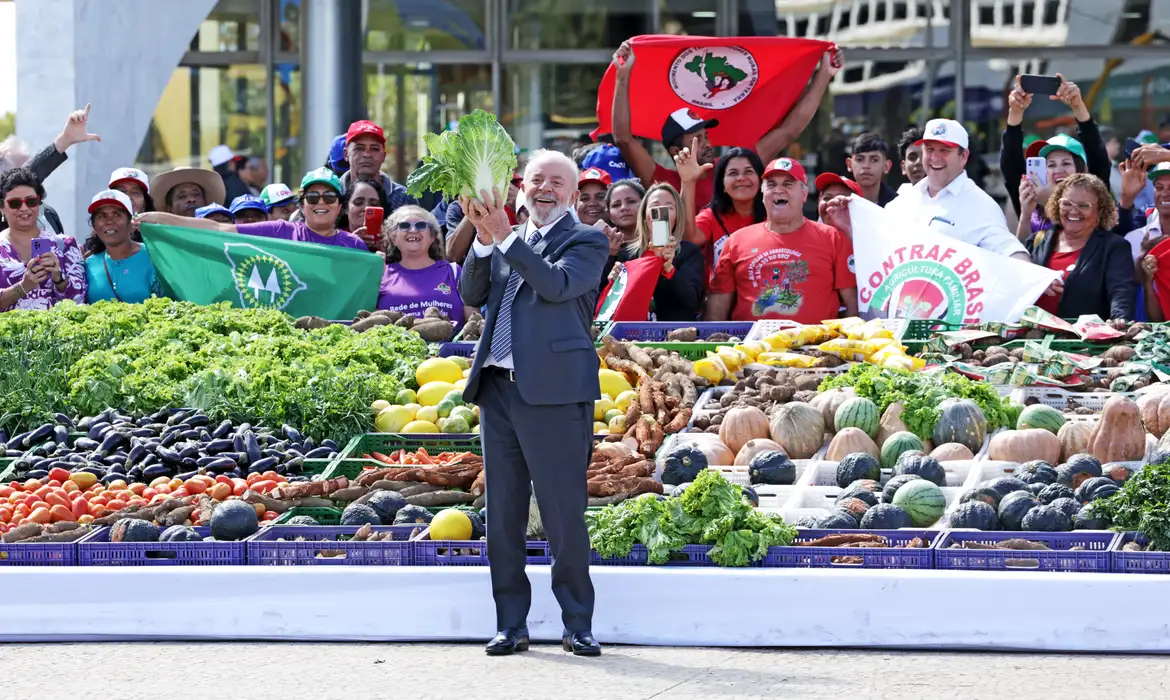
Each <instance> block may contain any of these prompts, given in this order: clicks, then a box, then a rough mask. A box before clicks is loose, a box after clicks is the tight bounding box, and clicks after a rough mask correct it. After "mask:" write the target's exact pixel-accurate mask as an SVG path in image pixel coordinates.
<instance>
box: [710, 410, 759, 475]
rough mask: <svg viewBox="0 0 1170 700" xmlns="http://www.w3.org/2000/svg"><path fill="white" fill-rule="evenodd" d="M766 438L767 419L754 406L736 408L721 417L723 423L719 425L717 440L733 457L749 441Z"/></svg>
mask: <svg viewBox="0 0 1170 700" xmlns="http://www.w3.org/2000/svg"><path fill="white" fill-rule="evenodd" d="M766 437H768V417H767V416H765V415H764V412H763V411H761V410H760V409H758V408H756V407H755V406H736V407H735V408H733V409H731V410H729V411H728V412H727V414H726V415H725V416H723V422H722V423H720V424H719V439H720V440H722V441H723V444H724V445H727V449H729V450H731V453H732V454H733V455H734V454H738V453H739V451H740V450H741V449H742V448H743V446H744V445H746V444H747V443H748V441H749V440H754V439H756V438H766ZM732 461H734V458H733V460H732Z"/></svg>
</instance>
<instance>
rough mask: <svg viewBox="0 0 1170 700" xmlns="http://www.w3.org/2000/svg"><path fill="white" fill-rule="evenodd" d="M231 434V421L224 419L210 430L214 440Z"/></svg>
mask: <svg viewBox="0 0 1170 700" xmlns="http://www.w3.org/2000/svg"><path fill="white" fill-rule="evenodd" d="M231 434H232V422H231V421H230V420H225V421H224V422H222V423H220V424H219V425H218V426H216V428H215V430H213V431H211V437H212V438H214V439H216V440H218V439H219V438H225V437H227V436H228V435H231Z"/></svg>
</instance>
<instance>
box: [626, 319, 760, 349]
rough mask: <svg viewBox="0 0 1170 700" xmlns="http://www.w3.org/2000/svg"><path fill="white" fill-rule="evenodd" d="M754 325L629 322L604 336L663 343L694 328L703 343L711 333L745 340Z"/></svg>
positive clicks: (735, 322) (731, 322)
mask: <svg viewBox="0 0 1170 700" xmlns="http://www.w3.org/2000/svg"><path fill="white" fill-rule="evenodd" d="M754 325H755V323H752V322H742V321H726V322H720V321H704V322H694V323H651V322H643V323H636V322H630V321H618V322H615V323H614V324H613V325H612V326H610V327H609V328H608V329H607V330H606V335H610V336H613V339H614V340H631V341H634V342H638V343H663V342H666V335H667V334H668V333H670V332H671V331H673V330H677V329H679V328H694V329H695V330H696V331H697V333H698V338H699V340H698V341H696V342H703V341H704V340H705V339H706V338H707V336H709V335H711V334H713V333H726V334H727V335H730V336H732V337H735V338H745V339H746V336H747V334H748V333H751V331H752V327H753V326H754ZM688 344H689V343H688Z"/></svg>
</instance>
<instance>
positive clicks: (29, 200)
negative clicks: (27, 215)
mask: <svg viewBox="0 0 1170 700" xmlns="http://www.w3.org/2000/svg"><path fill="white" fill-rule="evenodd" d="M22 205H23V206H26V207H28V208H29V209H36V208H37V207H39V206H41V198H40V197H25V198H24V199H20V198H18V197H13V198H12V199H10V200H8V208H9V209H13V210H15V209H20V207H21V206H22Z"/></svg>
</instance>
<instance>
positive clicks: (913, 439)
mask: <svg viewBox="0 0 1170 700" xmlns="http://www.w3.org/2000/svg"><path fill="white" fill-rule="evenodd" d="M910 450H918V451H919V452H922V451H924V450H925V445H923V444H922V440H921V439H919V437H918V436H917V435H915V434H914V433H908V432H902V433H894V434H893V435H891V436H890V437H888V438H886V442H885V444H884V445H882V453H881V457H882V459H881V462H882V467H884V468H886V469H889V468H891V467H893V466H894V464H896V463H897V461H898V457H900V456H902V453H903V452H909V451H910Z"/></svg>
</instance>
